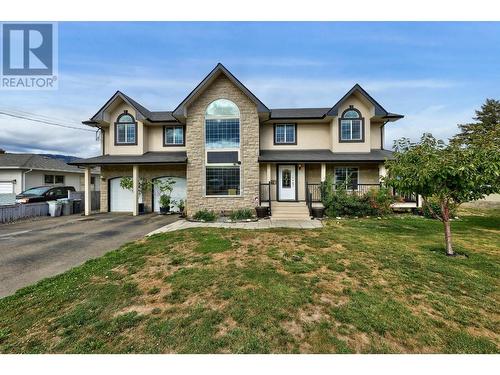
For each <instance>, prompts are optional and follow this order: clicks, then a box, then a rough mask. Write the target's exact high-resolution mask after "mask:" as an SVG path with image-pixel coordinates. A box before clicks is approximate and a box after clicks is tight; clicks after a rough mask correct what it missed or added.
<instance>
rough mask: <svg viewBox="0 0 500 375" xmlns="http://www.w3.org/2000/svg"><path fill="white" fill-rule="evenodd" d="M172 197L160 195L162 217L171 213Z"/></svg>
mask: <svg viewBox="0 0 500 375" xmlns="http://www.w3.org/2000/svg"><path fill="white" fill-rule="evenodd" d="M170 203H171V202H170V195H169V194H162V195H160V213H161V214H162V215H165V214H167V213H168V212H170Z"/></svg>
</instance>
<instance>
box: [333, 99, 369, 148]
mask: <svg viewBox="0 0 500 375" xmlns="http://www.w3.org/2000/svg"><path fill="white" fill-rule="evenodd" d="M364 136H365V131H364V119H363V117H362V116H361V112H360V111H358V110H357V109H356V108H354V107H352V106H351V107H350V108H349V109H346V110H345V111H344V112H343V113H342V117H341V118H340V119H339V140H340V142H363V141H364Z"/></svg>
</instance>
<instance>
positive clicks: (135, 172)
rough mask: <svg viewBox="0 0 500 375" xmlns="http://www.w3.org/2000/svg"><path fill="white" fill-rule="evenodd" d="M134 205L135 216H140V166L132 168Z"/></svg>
mask: <svg viewBox="0 0 500 375" xmlns="http://www.w3.org/2000/svg"><path fill="white" fill-rule="evenodd" d="M132 185H133V187H132V203H133V211H132V214H133V215H134V216H137V215H139V166H138V165H134V166H132Z"/></svg>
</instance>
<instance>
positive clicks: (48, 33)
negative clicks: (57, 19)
mask: <svg viewBox="0 0 500 375" xmlns="http://www.w3.org/2000/svg"><path fill="white" fill-rule="evenodd" d="M52 26H53V25H52V24H36V23H35V24H25V23H22V24H11V23H4V24H2V66H3V72H2V73H3V75H17V76H19V75H52V72H53V45H54V43H53V30H52V29H53V28H52Z"/></svg>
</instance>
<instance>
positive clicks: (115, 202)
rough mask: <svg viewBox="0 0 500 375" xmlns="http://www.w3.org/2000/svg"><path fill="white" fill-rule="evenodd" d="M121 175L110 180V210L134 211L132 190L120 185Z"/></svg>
mask: <svg viewBox="0 0 500 375" xmlns="http://www.w3.org/2000/svg"><path fill="white" fill-rule="evenodd" d="M120 181H121V177H118V178H113V179H112V180H109V210H110V211H111V212H132V211H133V207H134V204H133V196H132V191H131V190H127V189H123V188H122V187H121V186H120Z"/></svg>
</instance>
